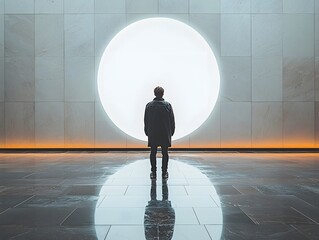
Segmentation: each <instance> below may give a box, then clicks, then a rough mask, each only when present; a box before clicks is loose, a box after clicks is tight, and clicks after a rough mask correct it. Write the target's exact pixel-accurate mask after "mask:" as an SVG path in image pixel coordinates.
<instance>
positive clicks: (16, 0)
mask: <svg viewBox="0 0 319 240" xmlns="http://www.w3.org/2000/svg"><path fill="white" fill-rule="evenodd" d="M4 6H5V13H10V14H11V13H13V14H17V13H19V14H20V13H34V0H5V2H4Z"/></svg>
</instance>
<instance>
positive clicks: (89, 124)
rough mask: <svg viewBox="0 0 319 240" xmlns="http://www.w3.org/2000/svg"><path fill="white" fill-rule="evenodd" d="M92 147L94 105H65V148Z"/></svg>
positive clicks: (82, 103) (88, 103) (84, 103)
mask: <svg viewBox="0 0 319 240" xmlns="http://www.w3.org/2000/svg"><path fill="white" fill-rule="evenodd" d="M93 146H94V103H93V102H92V103H90V102H80V103H72V102H68V103H65V147H93Z"/></svg>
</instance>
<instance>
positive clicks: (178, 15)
mask: <svg viewBox="0 0 319 240" xmlns="http://www.w3.org/2000/svg"><path fill="white" fill-rule="evenodd" d="M158 16H159V17H166V18H172V19H175V20H178V21H180V22H183V23H186V24H189V18H190V16H189V14H187V13H159V14H158Z"/></svg>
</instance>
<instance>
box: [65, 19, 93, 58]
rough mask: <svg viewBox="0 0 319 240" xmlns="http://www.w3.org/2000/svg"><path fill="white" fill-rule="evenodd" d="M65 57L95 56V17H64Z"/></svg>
mask: <svg viewBox="0 0 319 240" xmlns="http://www.w3.org/2000/svg"><path fill="white" fill-rule="evenodd" d="M64 34H65V37H64V44H65V45H64V47H65V56H68V57H70V56H94V15H93V14H73V15H65V16H64Z"/></svg>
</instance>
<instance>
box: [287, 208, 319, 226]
mask: <svg viewBox="0 0 319 240" xmlns="http://www.w3.org/2000/svg"><path fill="white" fill-rule="evenodd" d="M291 208H292V209H293V210H295V211H296V212H298V213H300V214H301V215H303V216H305V217H306V218H308V219H309V220H311V221H313V222H315V223H316V224H319V223H318V222H317V221H315V220H314V219H312V218H310V217H308V216H307V215H305V214H304V213H302V212H300V211H298V210H297V209H295V208H294V207H291Z"/></svg>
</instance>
